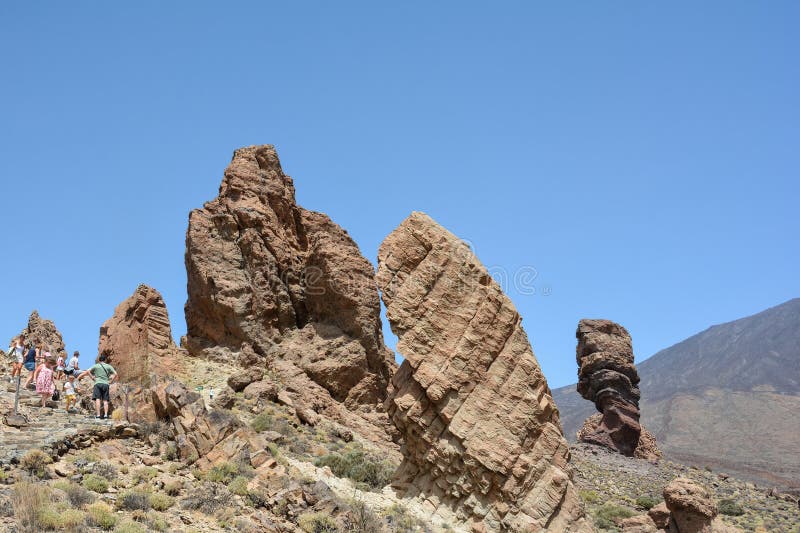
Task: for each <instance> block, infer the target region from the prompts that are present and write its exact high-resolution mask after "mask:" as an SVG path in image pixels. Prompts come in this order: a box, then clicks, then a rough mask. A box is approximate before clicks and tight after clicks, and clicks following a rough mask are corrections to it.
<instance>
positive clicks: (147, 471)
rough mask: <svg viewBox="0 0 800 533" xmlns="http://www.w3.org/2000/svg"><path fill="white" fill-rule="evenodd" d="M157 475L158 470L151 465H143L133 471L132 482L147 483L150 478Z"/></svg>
mask: <svg viewBox="0 0 800 533" xmlns="http://www.w3.org/2000/svg"><path fill="white" fill-rule="evenodd" d="M157 475H158V470H156V469H155V468H153V467H152V466H143V467H141V468H137V469H136V470H135V471H134V472H133V482H134V483H135V484H137V485H138V484H140V483H149V482H150V480H151V479H153V478H154V477H156V476H157Z"/></svg>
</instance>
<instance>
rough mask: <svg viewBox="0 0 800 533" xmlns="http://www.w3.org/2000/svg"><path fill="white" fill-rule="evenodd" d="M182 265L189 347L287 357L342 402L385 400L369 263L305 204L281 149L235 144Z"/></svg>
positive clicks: (388, 358)
mask: <svg viewBox="0 0 800 533" xmlns="http://www.w3.org/2000/svg"><path fill="white" fill-rule="evenodd" d="M186 270H187V275H188V293H189V298H188V301H187V302H186V308H185V311H186V325H187V337H186V346H187V348H188V349H189V351H190V352H191V353H193V354H200V353H201V352H203V351H204V350H208V349H214V348H215V347H217V346H219V347H223V348H227V349H230V350H233V351H240V350H243V351H245V352H247V351H249V352H250V353H252V352H255V354H256V355H257V356H259V357H261V358H269V357H277V358H280V359H287V360H291V361H292V362H294V363H295V364H296V365H297V366H298V367H300V368H301V369H303V370H304V371H305V372H306V374H308V375H309V377H311V378H312V379H313V380H314V381H315V382H317V383H319V384H320V385H322V386H323V387H324V388H325V389H327V390H328V391H329V392H330V394H331V396H332V397H333V398H335V399H336V400H339V401H346V402H350V403H375V402H378V401H381V400H382V399H383V397H384V396H385V391H386V386H387V383H388V380H389V378H390V376H391V373H392V369H393V366H394V360H393V355H392V353H391V351H390V350H388V349H387V348H386V347H385V346H384V343H383V334H382V332H381V322H380V301H379V297H378V291H377V288H376V286H375V281H374V271H373V267H372V265H371V264H370V262H369V261H367V260H366V259H365V258H364V257H363V256H362V255H361V253H360V251H359V249H358V246H357V245H356V243H355V242H353V240H352V239H351V238H350V236H349V235H348V234H347V232H346V231H344V230H343V229H342V228H341V227H339V226H338V225H336V224H335V223H334V222H333V221H331V219H330V218H328V216H327V215H324V214H322V213H316V212H313V211H308V210H306V209H303V208H302V207H300V206H298V205H297V203H296V202H295V190H294V183H293V182H292V179H291V178H290V177H289V176H287V175H286V174H284V172H283V169H282V168H281V165H280V161H279V160H278V154H277V153H276V151H275V148H274V147H273V146H271V145H265V146H250V147H247V148H241V149H239V150H236V151H235V152H234V155H233V160H232V161H231V163H230V165H229V166H228V168H227V169H226V170H225V174H224V177H223V180H222V184H221V186H220V189H219V195H218V197H217V198H215V199H214V200H212V201H210V202H207V203H206V204H205V205H204V206H203V207H202V208H201V209H196V210H194V211H192V213H191V214H190V215H189V229H188V231H187V234H186ZM320 339H325V341H326V342H324V343H320V342H317V341H318V340H320ZM334 340H335V341H334ZM328 341H330V342H328ZM251 359H252V358H251ZM251 362H252V361H251Z"/></svg>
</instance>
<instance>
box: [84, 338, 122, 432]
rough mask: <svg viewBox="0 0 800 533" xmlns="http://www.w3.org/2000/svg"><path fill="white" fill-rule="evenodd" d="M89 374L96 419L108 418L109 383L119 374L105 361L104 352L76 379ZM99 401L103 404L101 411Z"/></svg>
mask: <svg viewBox="0 0 800 533" xmlns="http://www.w3.org/2000/svg"><path fill="white" fill-rule="evenodd" d="M89 375H91V376H92V377H93V378H94V388H93V389H92V399H93V400H94V406H95V412H96V413H97V414H96V415H95V418H96V419H99V420H103V419H105V418H108V402H109V400H110V399H111V398H110V395H109V390H108V388H109V385H111V383H114V382H115V381H116V380H117V378H118V377H119V375H118V374H117V371H116V370H114V367H113V366H111V365H109V364H107V363H106V356H105V354H101V355H100V357H99V358H98V361H97V364H95V365H94V366H93V367H92V368H90V369H89V370H85V371H83V372H82V373H81V375H79V376H78V379H79V380H80V379H83V378H84V377H85V376H89ZM100 402H102V404H103V411H102V413H103V414H101V411H100Z"/></svg>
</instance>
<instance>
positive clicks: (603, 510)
mask: <svg viewBox="0 0 800 533" xmlns="http://www.w3.org/2000/svg"><path fill="white" fill-rule="evenodd" d="M634 515H636V512H635V511H634V510H633V509H629V508H627V507H622V506H619V505H614V504H612V503H606V504H605V505H603V506H602V507H600V508H598V509H597V510H595V525H597V527H599V528H601V529H612V528H614V527H616V525H617V523H618V522H620V521H621V520H623V519H625V518H630V517H631V516H634Z"/></svg>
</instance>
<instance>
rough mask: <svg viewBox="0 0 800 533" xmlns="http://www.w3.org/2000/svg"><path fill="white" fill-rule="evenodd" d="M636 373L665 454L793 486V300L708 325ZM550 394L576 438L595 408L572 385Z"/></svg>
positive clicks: (645, 413) (798, 392) (645, 412)
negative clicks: (709, 326)
mask: <svg viewBox="0 0 800 533" xmlns="http://www.w3.org/2000/svg"><path fill="white" fill-rule="evenodd" d="M634 342H635V339H634ZM638 370H639V375H640V376H641V383H640V388H641V391H642V400H641V403H640V407H641V410H642V423H643V424H644V425H645V426H646V427H647V428H648V429H649V430H650V431H651V432H653V433H654V434H655V435H656V438H657V439H658V445H659V446H660V447H661V449H662V450H663V451H664V452H665V453H666V454H667V456H668V457H672V458H674V459H677V460H680V461H683V462H687V463H690V464H696V465H700V466H710V467H712V468H714V469H723V470H730V471H732V472H737V473H738V474H740V475H742V476H745V477H749V478H751V479H757V480H760V481H762V482H767V483H769V484H778V485H784V486H800V298H795V299H793V300H790V301H788V302H786V303H783V304H781V305H778V306H776V307H772V308H770V309H767V310H766V311H762V312H761V313H758V314H756V315H753V316H749V317H746V318H742V319H739V320H734V321H733V322H727V323H725V324H720V325H717V326H713V327H711V328H709V329H707V330H705V331H703V332H702V333H698V334H697V335H694V336H692V337H690V338H688V339H686V340H685V341H683V342H680V343H678V344H675V345H674V346H671V347H669V348H667V349H665V350H662V351H660V352H658V353H657V354H655V355H654V356H653V357H651V358H649V359H647V360H646V361H644V362H643V363H642V364H640V365H639V366H638ZM553 397H554V399H555V402H556V405H558V407H559V411H560V412H561V420H562V423H563V425H564V432H565V434H566V435H567V437H568V438H570V439H572V440H574V439H575V432H576V431H577V430H578V429H579V428H580V427H581V425H582V424H583V421H584V420H585V419H586V417H588V416H590V415H591V414H593V413H594V412H595V410H594V405H593V404H592V403H591V402H588V401H586V400H584V399H583V398H581V397H580V395H579V394H578V393H577V392H576V390H575V385H570V386H567V387H562V388H560V389H556V390H554V391H553Z"/></svg>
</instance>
